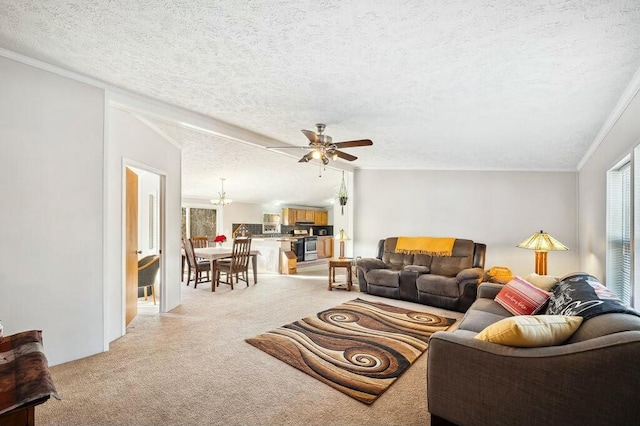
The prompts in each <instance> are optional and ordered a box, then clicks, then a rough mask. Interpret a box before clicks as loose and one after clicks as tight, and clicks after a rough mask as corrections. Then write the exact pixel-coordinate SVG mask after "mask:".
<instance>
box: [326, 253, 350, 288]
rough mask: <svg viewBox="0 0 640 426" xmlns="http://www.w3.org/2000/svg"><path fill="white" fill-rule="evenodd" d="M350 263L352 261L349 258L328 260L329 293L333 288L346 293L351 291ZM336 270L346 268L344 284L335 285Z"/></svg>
mask: <svg viewBox="0 0 640 426" xmlns="http://www.w3.org/2000/svg"><path fill="white" fill-rule="evenodd" d="M351 262H353V259H351V258H350V257H333V258H331V259H329V291H331V290H333V289H334V288H341V289H345V290H347V291H351V284H352V279H351ZM336 268H346V269H347V282H346V283H336Z"/></svg>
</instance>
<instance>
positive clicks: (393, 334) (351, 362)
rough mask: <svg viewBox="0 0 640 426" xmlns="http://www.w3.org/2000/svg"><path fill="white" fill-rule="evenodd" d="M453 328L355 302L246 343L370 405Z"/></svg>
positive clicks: (447, 321)
mask: <svg viewBox="0 0 640 426" xmlns="http://www.w3.org/2000/svg"><path fill="white" fill-rule="evenodd" d="M454 322H455V320H454V319H451V318H444V317H441V316H438V315H434V314H430V313H427V312H418V311H410V310H407V309H402V308H398V307H395V306H390V305H386V304H384V303H375V302H368V301H366V300H362V299H355V300H352V301H350V302H346V303H344V304H342V305H339V306H337V307H335V308H332V309H328V310H326V311H322V312H320V313H319V314H317V315H315V316H312V317H307V318H304V319H301V320H299V321H296V322H293V323H291V324H287V325H284V326H282V327H279V328H277V329H275V330H273V331H270V332H268V333H264V334H261V335H259V336H256V337H253V338H250V339H246V341H247V342H248V343H250V344H252V345H253V346H255V347H257V348H258V349H261V350H263V351H264V352H266V353H268V354H270V355H272V356H274V357H276V358H278V359H279V360H281V361H284V362H286V363H287V364H289V365H291V366H293V367H295V368H297V369H299V370H302V371H304V372H305V373H307V374H309V375H310V376H312V377H315V378H316V379H318V380H320V381H321V382H324V383H326V384H328V385H329V386H331V387H333V388H335V389H338V390H339V391H341V392H344V393H346V394H347V395H349V396H351V397H353V398H355V399H357V400H358V401H361V402H364V403H365V404H371V403H373V401H375V400H376V399H377V398H378V397H379V396H380V395H382V393H383V392H384V391H386V390H387V389H388V388H389V386H391V385H392V384H393V382H395V380H396V379H397V378H398V377H400V375H402V373H403V372H404V371H405V370H406V369H407V368H409V367H410V366H411V364H412V363H413V362H414V361H415V360H416V359H418V357H419V356H420V355H422V354H423V353H424V352H425V351H426V350H427V341H428V340H429V336H431V335H432V334H433V333H434V332H436V331H440V330H446V329H447V328H449V327H450V326H451V324H453V323H454Z"/></svg>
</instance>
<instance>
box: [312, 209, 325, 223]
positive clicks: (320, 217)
mask: <svg viewBox="0 0 640 426" xmlns="http://www.w3.org/2000/svg"><path fill="white" fill-rule="evenodd" d="M313 222H314V223H315V224H316V225H322V226H326V225H328V224H329V213H328V212H327V211H326V210H315V211H314V215H313Z"/></svg>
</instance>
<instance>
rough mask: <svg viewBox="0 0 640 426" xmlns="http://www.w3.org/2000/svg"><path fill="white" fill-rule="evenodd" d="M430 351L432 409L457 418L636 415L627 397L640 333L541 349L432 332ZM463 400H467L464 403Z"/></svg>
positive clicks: (496, 421) (631, 394)
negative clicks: (462, 403)
mask: <svg viewBox="0 0 640 426" xmlns="http://www.w3.org/2000/svg"><path fill="white" fill-rule="evenodd" d="M427 354H428V360H427V363H428V366H427V388H428V392H427V398H428V407H429V411H430V412H431V413H432V414H434V415H436V416H438V417H441V418H443V419H446V420H448V421H450V422H453V423H455V424H491V425H522V424H530V423H531V421H532V420H534V423H538V424H548V425H566V424H627V423H629V422H634V421H637V419H638V418H640V404H633V403H630V401H633V400H635V398H637V383H638V380H640V369H638V368H637V367H636V362H637V359H638V356H640V331H626V332H620V333H614V334H609V335H605V336H601V337H597V338H593V339H589V340H586V341H582V342H578V343H573V344H566V345H560V346H550V347H544V348H514V347H508V346H503V345H498V344H494V343H488V342H484V341H481V340H477V339H474V338H473V337H472V334H471V333H465V332H457V331H456V332H437V333H434V334H433V336H432V337H431V339H430V340H429V350H428V351H427ZM604 360H606V362H605V361H604ZM620 377H624V378H625V379H624V380H620V379H619V378H620ZM461 401H467V403H465V405H464V409H460V407H461V405H460V404H461ZM634 419H635V420H634Z"/></svg>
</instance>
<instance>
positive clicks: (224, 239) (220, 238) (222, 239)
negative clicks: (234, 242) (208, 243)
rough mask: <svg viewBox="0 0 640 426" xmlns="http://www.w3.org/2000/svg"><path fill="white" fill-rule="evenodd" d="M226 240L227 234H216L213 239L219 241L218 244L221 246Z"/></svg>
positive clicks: (215, 241)
mask: <svg viewBox="0 0 640 426" xmlns="http://www.w3.org/2000/svg"><path fill="white" fill-rule="evenodd" d="M225 241H227V237H226V236H225V235H216V237H215V238H214V239H213V242H214V243H218V246H221V245H222V243H224V242H225Z"/></svg>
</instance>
